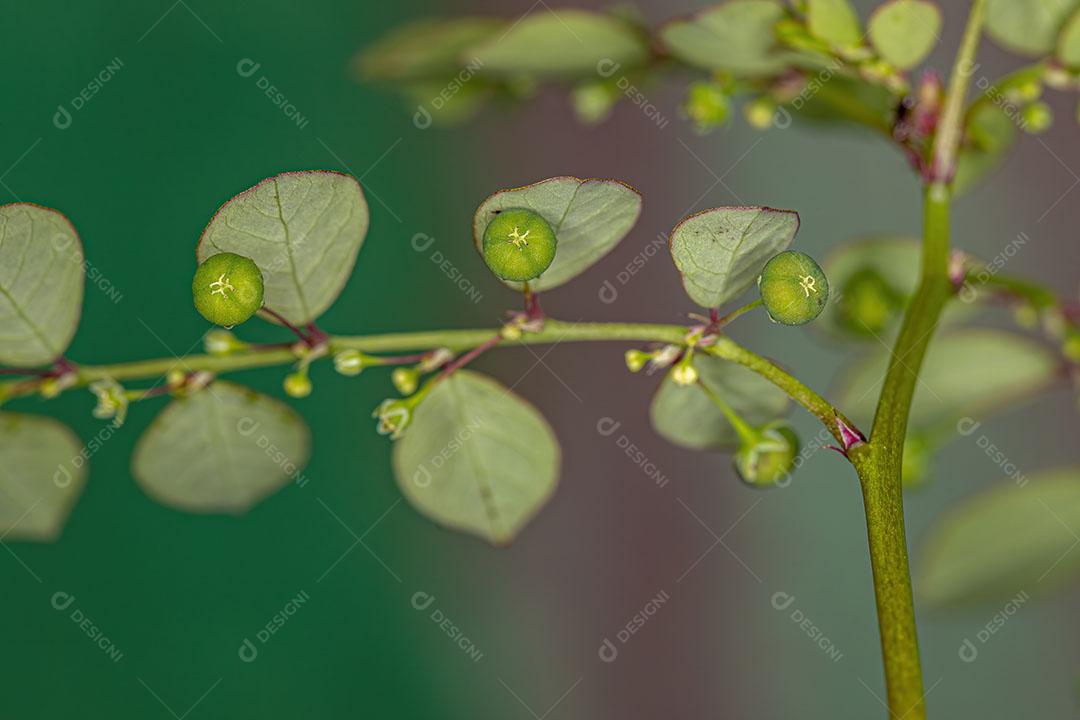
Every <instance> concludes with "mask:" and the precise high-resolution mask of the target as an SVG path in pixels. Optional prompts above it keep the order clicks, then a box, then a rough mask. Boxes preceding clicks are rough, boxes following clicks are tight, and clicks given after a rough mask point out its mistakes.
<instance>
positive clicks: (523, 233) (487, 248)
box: [483, 210, 558, 282]
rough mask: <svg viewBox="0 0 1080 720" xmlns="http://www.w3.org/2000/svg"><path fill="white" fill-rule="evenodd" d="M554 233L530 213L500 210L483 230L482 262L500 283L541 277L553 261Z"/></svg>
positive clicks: (533, 213) (529, 211)
mask: <svg viewBox="0 0 1080 720" xmlns="http://www.w3.org/2000/svg"><path fill="white" fill-rule="evenodd" d="M557 244H558V241H557V240H556V239H555V232H554V231H553V230H552V229H551V226H550V225H548V223H547V220H544V218H543V217H541V216H540V215H539V214H538V213H535V212H533V211H532V210H503V211H502V212H501V213H499V214H498V215H497V216H496V217H495V219H494V220H492V221H491V222H490V223H489V224H488V226H487V229H485V230H484V248H483V250H484V262H486V263H487V266H488V267H489V268H491V272H493V273H495V274H496V275H497V276H498V277H500V278H502V279H503V280H514V281H516V282H525V281H526V280H532V279H533V278H537V277H540V274H541V273H542V272H544V271H545V270H547V269H548V267H550V265H551V261H552V260H554V259H555V247H556V245H557Z"/></svg>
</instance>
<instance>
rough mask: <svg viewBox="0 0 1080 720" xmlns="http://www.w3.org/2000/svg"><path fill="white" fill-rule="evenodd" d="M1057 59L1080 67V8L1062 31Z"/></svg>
mask: <svg viewBox="0 0 1080 720" xmlns="http://www.w3.org/2000/svg"><path fill="white" fill-rule="evenodd" d="M1057 59H1058V60H1060V61H1061V62H1062V63H1064V64H1065V65H1066V66H1068V67H1070V68H1073V69H1076V68H1080V10H1078V11H1076V12H1074V13H1073V14H1072V16H1071V17H1070V18H1069V20H1068V22H1066V23H1065V27H1064V29H1062V31H1061V36H1060V37H1059V38H1058V41H1057Z"/></svg>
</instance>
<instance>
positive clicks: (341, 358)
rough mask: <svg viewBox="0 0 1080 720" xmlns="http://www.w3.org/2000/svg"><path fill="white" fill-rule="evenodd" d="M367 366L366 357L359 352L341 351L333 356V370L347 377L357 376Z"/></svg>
mask: <svg viewBox="0 0 1080 720" xmlns="http://www.w3.org/2000/svg"><path fill="white" fill-rule="evenodd" d="M368 364H369V363H368V357H367V356H366V355H364V354H363V353H362V352H360V351H359V350H342V351H341V352H339V353H337V354H335V355H334V369H335V370H337V371H338V372H339V373H341V374H342V375H347V376H349V377H353V376H355V375H359V374H360V373H361V372H363V370H364V368H366V367H367V366H368Z"/></svg>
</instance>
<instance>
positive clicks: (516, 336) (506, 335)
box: [499, 323, 524, 341]
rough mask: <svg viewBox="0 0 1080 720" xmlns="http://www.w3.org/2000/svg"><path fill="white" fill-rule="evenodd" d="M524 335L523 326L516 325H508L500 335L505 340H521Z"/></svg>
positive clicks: (503, 327)
mask: <svg viewBox="0 0 1080 720" xmlns="http://www.w3.org/2000/svg"><path fill="white" fill-rule="evenodd" d="M523 334H524V333H523V332H522V330H521V326H520V325H515V324H514V323H507V324H506V325H503V326H502V329H500V330H499V335H501V336H502V339H503V340H511V341H512V340H520V339H521V336H522V335H523Z"/></svg>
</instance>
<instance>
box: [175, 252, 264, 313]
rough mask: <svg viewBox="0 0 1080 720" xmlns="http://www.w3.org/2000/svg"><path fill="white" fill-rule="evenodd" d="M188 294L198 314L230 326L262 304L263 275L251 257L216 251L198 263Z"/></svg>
mask: <svg viewBox="0 0 1080 720" xmlns="http://www.w3.org/2000/svg"><path fill="white" fill-rule="evenodd" d="M191 294H192V297H193V298H194V300H195V309H196V310H198V311H199V314H200V315H202V316H203V317H204V318H206V319H207V320H209V321H210V322H212V323H214V324H216V325H223V326H225V327H232V326H233V325H239V324H240V323H242V322H244V321H245V320H247V319H248V318H250V317H251V316H252V315H254V314H255V312H256V311H257V310H258V309H259V308H261V307H262V304H263V276H262V273H261V272H259V267H258V266H257V265H256V264H255V263H254V262H253V261H252V260H251V259H250V258H246V257H244V256H242V255H236V254H234V253H228V252H226V253H219V254H217V255H211V256H210V257H208V258H207V259H206V260H205V261H203V263H202V264H201V265H199V269H198V270H196V271H195V277H194V279H192V281H191Z"/></svg>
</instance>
